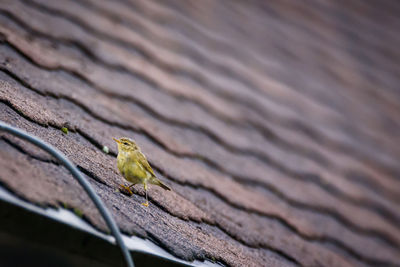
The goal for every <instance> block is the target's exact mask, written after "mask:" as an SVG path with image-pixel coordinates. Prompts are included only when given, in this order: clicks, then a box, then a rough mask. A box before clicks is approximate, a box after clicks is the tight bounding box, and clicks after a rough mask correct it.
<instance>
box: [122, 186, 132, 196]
mask: <svg viewBox="0 0 400 267" xmlns="http://www.w3.org/2000/svg"><path fill="white" fill-rule="evenodd" d="M119 186H120V187H121V188H122V190H123V191H124V192H126V193H127V194H128V195H129V196H132V195H133V192H132V190H131V186H133V184H131V185H130V186H126V185H124V184H120V185H119Z"/></svg>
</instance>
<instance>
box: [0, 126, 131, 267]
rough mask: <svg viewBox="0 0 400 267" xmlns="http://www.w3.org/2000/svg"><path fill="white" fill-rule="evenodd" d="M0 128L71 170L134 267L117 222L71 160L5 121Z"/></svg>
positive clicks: (125, 256)
mask: <svg viewBox="0 0 400 267" xmlns="http://www.w3.org/2000/svg"><path fill="white" fill-rule="evenodd" d="M0 130H4V131H6V132H8V133H11V134H13V135H16V136H18V137H20V138H22V139H25V140H26V141H29V142H31V143H32V144H34V145H36V146H38V147H40V148H41V149H43V150H46V151H47V152H48V153H49V154H51V155H52V156H53V157H55V158H56V159H58V160H59V161H60V162H61V163H62V164H63V165H64V166H65V167H66V168H67V169H68V170H69V171H70V172H71V174H72V176H74V178H75V179H76V180H78V182H79V184H80V185H81V186H82V187H83V189H85V191H86V193H87V194H88V195H89V197H90V198H91V199H92V200H93V202H94V204H95V205H96V207H97V209H98V210H99V211H100V214H101V215H102V216H103V218H104V220H105V222H106V223H107V225H108V227H109V228H110V230H111V233H112V234H113V235H114V237H115V240H116V241H117V244H118V245H119V247H120V248H121V251H122V254H123V256H124V258H125V262H126V265H127V266H128V267H134V266H135V265H134V263H133V260H132V257H131V254H130V253H129V251H128V249H127V248H126V246H125V243H124V241H123V240H122V236H121V233H120V231H119V228H118V227H117V224H116V223H115V221H114V219H113V218H112V216H111V214H110V212H109V211H108V210H107V208H106V207H105V206H104V204H103V202H102V201H101V199H100V197H99V196H98V195H97V194H96V192H95V191H94V190H93V188H92V186H91V185H90V184H89V182H88V181H86V179H85V178H83V176H82V175H81V173H80V172H79V170H78V169H77V168H76V167H75V166H74V165H73V164H72V162H71V161H70V160H68V158H67V157H65V156H64V155H63V154H62V153H61V152H60V151H59V150H58V149H56V148H55V147H53V146H52V145H50V144H47V143H46V142H44V141H42V140H40V139H39V138H37V137H35V136H32V135H30V134H28V133H26V132H24V131H22V130H20V129H17V128H15V127H12V126H10V125H8V124H6V123H5V122H2V121H0Z"/></svg>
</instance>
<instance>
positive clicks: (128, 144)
mask: <svg viewBox="0 0 400 267" xmlns="http://www.w3.org/2000/svg"><path fill="white" fill-rule="evenodd" d="M113 140H114V141H115V142H117V144H118V151H123V152H130V151H135V150H139V147H138V146H137V144H136V142H135V141H133V140H132V139H129V138H127V137H121V138H120V139H115V138H113Z"/></svg>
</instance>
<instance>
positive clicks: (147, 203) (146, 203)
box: [142, 183, 149, 207]
mask: <svg viewBox="0 0 400 267" xmlns="http://www.w3.org/2000/svg"><path fill="white" fill-rule="evenodd" d="M143 187H144V192H145V194H146V202H145V203H142V205H143V206H145V207H148V206H149V200H148V199H147V183H144V184H143Z"/></svg>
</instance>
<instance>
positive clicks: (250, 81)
mask: <svg viewBox="0 0 400 267" xmlns="http://www.w3.org/2000/svg"><path fill="white" fill-rule="evenodd" d="M399 14H400V4H399V3H398V2H397V1H390V0H383V1H372V0H371V1H356V0H354V1H344V0H339V1H289V0H282V1H257V0H252V1H237V0H232V1H212V0H204V1H196V0H189V1H180V0H163V1H155V0H150V1H149V0H117V1H107V0H76V1H74V0H58V1H50V0H2V1H0V37H1V42H0V101H1V102H0V108H1V112H0V120H2V121H4V122H7V123H9V124H11V125H13V126H16V127H19V128H21V129H23V130H25V131H27V132H29V133H31V134H34V135H35V136H38V137H40V138H41V139H43V140H45V141H47V142H49V143H50V144H53V145H54V146H56V147H57V148H58V149H59V150H61V151H62V152H63V153H65V154H66V155H67V156H68V157H69V158H70V159H71V160H72V161H73V162H74V163H75V164H76V165H77V166H78V167H79V168H80V170H81V171H82V172H83V173H84V174H85V175H86V177H87V178H88V179H89V181H90V182H91V183H92V185H93V187H94V188H95V190H96V191H97V192H98V194H99V195H100V196H101V197H102V199H103V200H104V201H105V203H106V205H107V206H108V207H109V208H110V210H111V211H112V213H113V215H114V216H115V218H116V220H117V222H118V225H119V226H120V228H121V230H122V231H123V232H124V233H125V234H127V235H136V236H138V237H140V238H145V239H148V240H151V241H152V242H153V243H155V244H157V245H158V246H160V247H162V248H164V249H165V250H167V251H168V252H169V253H171V254H172V255H174V256H176V257H177V258H180V259H184V260H187V261H193V260H199V261H203V260H207V261H208V263H209V264H211V262H215V263H218V264H222V265H232V266H291V265H300V266H369V265H370V266H399V262H400V209H399V208H398V207H399V203H400V165H399V157H400V146H399V144H400V127H399V124H400V116H399V115H400V101H399V99H400V91H399V77H400V76H399V74H400V73H399V59H400V58H399V57H400V55H399V49H398V47H400V35H399V33H400V31H399V30H400V16H399ZM61 129H64V130H61ZM65 129H67V131H65ZM0 136H1V139H0V148H1V149H0V170H1V171H0V182H1V184H0V185H1V187H4V188H5V189H6V190H7V192H9V193H11V194H13V195H16V196H17V197H18V198H20V199H23V200H24V201H26V202H27V203H34V204H35V205H39V206H40V207H49V206H50V207H51V208H55V209H69V210H72V211H74V212H75V213H76V214H77V215H79V216H80V217H82V218H83V219H84V220H85V221H87V222H89V224H90V225H91V226H93V227H94V228H96V229H97V230H100V231H102V232H106V231H107V230H106V229H107V228H106V227H105V225H104V223H103V221H102V219H101V218H100V216H99V215H98V213H97V211H96V210H95V209H94V207H93V205H92V204H91V201H90V200H89V199H88V198H87V196H86V195H85V194H84V192H83V191H82V189H80V187H79V186H78V185H77V183H76V182H74V181H73V180H72V178H71V177H70V176H69V174H68V173H67V172H66V171H65V170H64V169H63V168H61V167H60V166H59V165H58V164H57V163H56V162H55V161H54V160H53V159H51V158H50V157H49V156H47V155H46V154H44V153H43V152H41V151H40V150H38V149H36V148H34V147H33V146H31V145H29V144H27V143H25V142H23V141H21V140H18V139H16V138H14V137H12V136H10V135H7V134H3V133H0ZM122 136H127V137H130V138H134V139H135V140H136V141H137V143H138V144H139V146H140V147H141V148H142V150H143V152H144V153H145V154H146V156H147V158H148V159H149V162H150V164H151V165H152V167H153V168H154V170H155V172H156V174H157V175H158V177H160V179H161V180H163V181H164V182H166V183H167V184H168V185H170V186H171V187H172V188H173V190H172V192H165V191H162V189H159V188H155V187H151V188H150V191H149V198H150V201H151V204H150V207H149V208H148V209H145V208H143V207H142V206H141V205H140V203H142V202H143V197H144V191H143V189H142V187H141V186H137V187H136V189H135V190H134V193H135V194H134V195H133V196H132V197H127V196H125V195H123V194H121V193H119V192H118V191H116V190H115V189H116V188H118V186H119V184H120V183H123V180H122V177H121V175H120V174H119V173H118V172H117V169H116V159H115V157H116V155H117V149H116V145H115V143H114V142H113V140H112V139H111V138H112V137H117V138H118V137H122ZM5 210H6V209H5ZM8 210H9V211H10V212H12V210H13V208H11V207H8V206H7V212H8ZM77 210H78V211H79V212H76V211H77ZM18 214H19V213H18ZM8 218H16V217H15V216H14V217H13V216H9V217H8ZM23 218H27V219H24V220H26V221H27V224H28V225H29V218H30V215H26V217H23ZM10 220H11V222H12V220H13V219H10ZM13 227H14V229H13V230H10V229H12V228H13ZM21 227H23V228H25V227H28V226H23V225H21V224H15V225H14V226H13V224H12V223H8V224H7V228H6V227H5V226H4V228H3V229H8V230H3V233H2V235H4V236H9V238H10V239H9V240H10V241H9V242H8V241H6V242H2V246H4V247H6V248H7V247H9V245H8V244H12V249H11V250H14V248H15V251H18V249H17V248H18V246H21V247H23V240H24V235H25V232H24V234H17V233H18V231H17V230H18V228H21ZM46 228H47V227H46ZM48 229H51V227H49V228H48ZM54 229H56V228H54ZM32 231H33V230H32ZM34 231H36V233H37V231H39V232H40V226H39V227H35V230H34ZM49 231H50V230H49ZM11 233H12V234H11ZM21 235H22V236H21ZM29 235H30V234H29ZM49 235H50V236H51V235H52V232H51V231H50V232H49ZM71 235H73V234H71ZM10 236H18V237H17V238H16V239H15V240H14V237H10ZM34 236H36V238H35V239H32V240H31V241H32V244H31V243H30V246H32V247H35V244H36V243H43V244H44V246H49V243H50V244H52V242H54V240H52V239H51V238H50V239H46V240H44V239H43V240H40V239H41V238H40V237H38V236H37V234H36V235H34ZM60 238H63V236H62V235H61V236H60ZM16 240H17V241H16ZM18 240H19V241H18ZM72 240H73V238H72ZM79 240H81V239H79ZM69 242H71V243H68V244H73V242H74V241H71V240H70V241H69ZM77 242H78V241H77ZM79 242H81V241H79ZM82 242H84V241H82ZM61 243H62V242H61ZM18 244H19V245H18ZM10 246H11V245H10ZM71 246H72V245H71ZM71 246H70V245H68V246H67V245H65V246H62V245H60V244H59V245H57V249H58V251H59V252H54V253H55V255H58V254H57V253H59V255H63V257H65V259H66V258H68V257H71V256H68V255H67V254H68V253H69V252H65V251H71ZM7 251H8V250H7ZM23 251H25V250H23ZM23 251H19V252H16V253H20V254H17V255H24V254H25V252H23ZM35 251H36V250H35V249H32V250H31V252H29V253H30V254H29V255H30V257H32V258H33V259H38V260H39V261H38V262H40V258H43V257H42V256H37V255H36V254H37V253H36V252H35ZM37 251H40V255H43V253H46V248H43V247H40V249H38V250H37ZM72 251H73V253H76V256H74V257H73V258H71V262H73V264H71V266H73V265H76V264H79V262H81V263H82V264H83V263H84V262H86V264H89V263H88V262H90V261H88V262H87V260H88V258H90V259H95V260H97V261H98V262H97V263H96V262H95V263H93V262H91V264H94V265H96V264H100V263H101V264H104V266H109V265H112V263H113V262H115V261H117V259H118V254H117V253H114V254H115V256H113V257H114V258H113V261H111V260H110V259H108V261H107V259H104V257H100V258H96V256H94V255H96V253H95V251H96V246H95V245H93V246H90V247H87V249H86V251H85V244H83V243H81V245H80V246H79V249H76V248H75V250H74V249H72ZM52 253H53V252H52ZM65 253H66V254H65ZM9 255H11V254H9ZM12 255H14V254H12ZM35 255H36V256H35ZM65 255H67V256H65ZM74 255H75V254H74ZM88 255H90V257H89V256H88ZM0 256H1V255H0ZM1 257H6V256H5V255H3V256H1ZM7 260H9V258H7ZM51 260H52V261H53V260H54V261H57V258H55V259H53V258H52V259H51ZM119 260H121V259H119ZM63 261H64V260H63ZM121 264H122V263H121ZM0 265H1V264H0ZM66 266H69V265H68V264H67V265H66ZM97 266H100V265H97Z"/></svg>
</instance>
